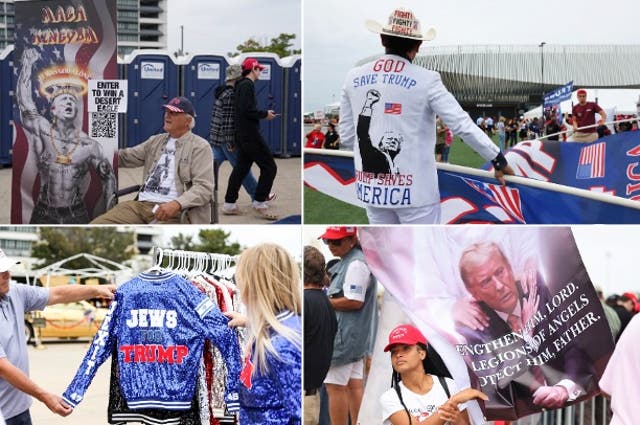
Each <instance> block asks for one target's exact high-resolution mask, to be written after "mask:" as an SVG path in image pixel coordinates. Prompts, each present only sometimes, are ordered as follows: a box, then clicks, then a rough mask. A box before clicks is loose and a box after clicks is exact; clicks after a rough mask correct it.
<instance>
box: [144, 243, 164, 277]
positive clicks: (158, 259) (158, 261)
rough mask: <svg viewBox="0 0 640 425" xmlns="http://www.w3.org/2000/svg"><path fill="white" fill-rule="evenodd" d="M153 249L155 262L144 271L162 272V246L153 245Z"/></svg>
mask: <svg viewBox="0 0 640 425" xmlns="http://www.w3.org/2000/svg"><path fill="white" fill-rule="evenodd" d="M153 249H154V253H153V258H154V260H155V264H154V265H153V266H151V268H149V269H148V270H147V271H146V272H145V273H149V274H152V273H155V274H160V273H162V272H164V269H163V268H162V257H163V256H164V252H163V249H162V248H157V247H154V248H153Z"/></svg>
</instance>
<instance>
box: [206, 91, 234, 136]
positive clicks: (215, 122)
mask: <svg viewBox="0 0 640 425" xmlns="http://www.w3.org/2000/svg"><path fill="white" fill-rule="evenodd" d="M214 96H215V99H216V100H215V103H214V105H213V111H212V113H211V133H210V134H209V141H210V142H211V144H212V145H215V146H222V145H223V144H225V145H227V147H228V148H230V149H233V148H234V146H235V126H234V123H233V115H234V96H233V86H218V87H216V90H215V94H214Z"/></svg>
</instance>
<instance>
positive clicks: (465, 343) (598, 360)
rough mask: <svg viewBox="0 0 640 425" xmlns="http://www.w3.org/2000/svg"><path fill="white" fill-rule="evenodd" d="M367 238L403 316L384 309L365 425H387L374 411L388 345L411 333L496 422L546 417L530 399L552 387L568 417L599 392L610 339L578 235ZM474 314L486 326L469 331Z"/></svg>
mask: <svg viewBox="0 0 640 425" xmlns="http://www.w3.org/2000/svg"><path fill="white" fill-rule="evenodd" d="M359 238H360V242H361V245H362V248H363V250H364V253H365V255H366V259H367V263H368V265H369V268H370V269H371V271H372V272H373V274H374V275H375V276H376V278H377V279H378V281H379V282H380V283H381V284H382V285H383V286H384V287H385V289H386V291H385V294H389V295H390V296H391V297H392V301H393V303H395V305H396V307H395V308H392V309H385V305H383V311H382V315H381V317H380V323H381V324H382V325H383V326H384V330H383V328H382V326H381V327H380V328H379V334H378V336H377V342H376V347H377V348H376V351H375V352H374V357H373V362H372V370H373V368H376V370H377V371H378V372H377V373H375V374H373V373H372V374H370V375H369V378H368V382H367V388H366V394H365V397H364V400H365V402H366V401H367V400H373V401H372V402H371V405H370V406H367V405H365V406H363V407H362V409H361V416H360V417H359V422H360V423H380V422H381V418H380V417H379V415H380V413H379V409H377V408H375V406H376V405H375V404H374V403H376V402H377V401H378V400H379V398H380V395H381V394H382V392H384V391H385V390H387V389H388V388H389V377H390V374H391V369H390V366H389V365H390V359H389V355H388V353H383V352H382V347H383V344H382V343H381V340H382V341H384V340H386V338H387V335H388V330H389V329H390V328H392V327H393V326H395V325H397V324H400V323H406V322H407V321H410V322H412V323H414V324H415V325H416V326H418V327H419V328H420V330H421V331H422V332H423V333H424V334H425V336H426V337H427V340H428V341H429V344H430V345H431V346H432V347H433V348H434V349H435V350H436V351H437V352H438V353H439V354H440V355H441V357H442V358H443V359H444V361H445V363H446V365H447V367H448V369H449V371H450V372H451V374H452V375H453V378H454V380H455V381H456V389H462V388H465V387H468V386H473V387H476V388H478V389H480V390H482V391H483V392H485V393H486V394H487V395H488V396H489V401H488V402H486V403H485V405H484V414H485V415H486V417H487V419H488V420H498V419H516V418H520V417H523V416H526V415H530V414H532V413H535V412H538V411H541V410H542V409H543V408H549V406H547V405H545V404H544V402H534V398H538V397H536V396H535V394H537V395H540V394H542V393H545V392H546V391H549V390H550V387H553V386H554V385H561V386H564V387H565V388H566V389H567V394H570V396H569V397H568V398H567V399H565V400H564V402H563V406H566V405H571V404H574V403H578V402H580V401H582V400H585V399H587V398H589V397H591V396H593V395H595V394H597V393H598V392H599V390H598V387H597V382H598V380H599V379H600V377H601V375H602V373H603V371H604V368H605V366H606V363H607V361H608V359H609V356H610V355H611V353H612V351H613V347H614V344H613V338H612V335H611V332H610V330H609V326H608V324H607V321H606V318H605V315H604V312H603V310H602V306H601V304H600V302H599V300H598V298H597V295H596V293H595V290H594V288H593V285H592V283H591V281H590V279H589V276H588V273H587V271H586V268H585V266H584V264H583V263H582V259H581V257H580V254H579V251H578V249H577V246H576V243H575V240H574V238H573V235H572V233H571V229H570V228H568V227H533V226H525V227H517V228H516V227H512V226H509V227H503V226H474V227H473V228H471V227H467V226H448V227H402V226H401V227H364V228H360V229H359ZM463 269H464V270H465V273H464V276H465V278H464V279H463V273H462V270H463ZM487 274H489V275H491V276H492V278H491V279H490V280H489V281H486V279H485V278H484V276H486V275H487ZM472 306H475V308H477V309H478V310H479V311H482V312H483V314H485V315H486V317H487V320H488V325H487V326H482V325H480V326H479V325H477V323H475V322H474V321H473V320H471V317H472V316H473V313H472ZM512 319H513V320H512ZM383 366H386V369H384V371H382V370H383V368H382V367H383ZM380 371H382V372H380ZM469 408H470V414H471V416H472V417H473V418H474V423H484V421H483V420H482V416H483V414H482V412H480V408H479V406H478V405H477V404H476V403H475V402H474V403H471V404H470V406H469Z"/></svg>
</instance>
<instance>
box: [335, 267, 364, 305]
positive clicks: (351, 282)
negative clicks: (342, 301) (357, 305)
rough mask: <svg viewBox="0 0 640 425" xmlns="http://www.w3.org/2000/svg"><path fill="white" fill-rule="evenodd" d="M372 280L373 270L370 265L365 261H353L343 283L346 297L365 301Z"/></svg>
mask: <svg viewBox="0 0 640 425" xmlns="http://www.w3.org/2000/svg"><path fill="white" fill-rule="evenodd" d="M370 280H371V271H370V270H369V267H367V265H366V264H365V263H364V262H363V261H359V260H354V261H352V262H351V263H350V264H349V268H348V269H347V272H346V273H345V276H344V283H343V284H342V291H343V292H344V296H345V298H348V299H350V300H355V301H360V302H362V303H363V302H364V297H365V295H366V293H367V287H368V286H369V282H370Z"/></svg>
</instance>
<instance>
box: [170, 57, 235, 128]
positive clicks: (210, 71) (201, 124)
mask: <svg viewBox="0 0 640 425" xmlns="http://www.w3.org/2000/svg"><path fill="white" fill-rule="evenodd" d="M227 65H228V62H227V59H226V58H225V57H224V56H215V55H195V56H193V57H191V60H190V61H189V62H188V63H186V64H184V65H181V68H182V93H183V95H184V96H185V97H187V98H188V99H189V100H190V101H191V103H193V107H194V108H195V110H196V126H195V127H194V128H193V130H192V131H193V133H194V134H197V135H198V136H200V137H202V138H204V139H205V140H209V132H210V131H211V112H212V111H213V104H214V93H215V90H216V88H217V87H219V86H220V85H224V84H225V79H224V77H225V72H226V70H227Z"/></svg>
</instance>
